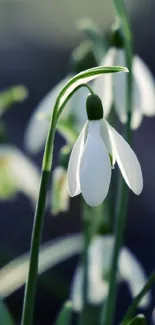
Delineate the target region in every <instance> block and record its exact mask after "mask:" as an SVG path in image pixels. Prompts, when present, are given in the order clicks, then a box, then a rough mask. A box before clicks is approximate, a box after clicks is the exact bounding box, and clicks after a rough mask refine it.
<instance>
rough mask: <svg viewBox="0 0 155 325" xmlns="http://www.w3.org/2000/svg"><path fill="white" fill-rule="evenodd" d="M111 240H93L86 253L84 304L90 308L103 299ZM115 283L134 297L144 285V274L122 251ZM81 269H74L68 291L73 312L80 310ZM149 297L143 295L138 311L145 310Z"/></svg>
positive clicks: (134, 258) (107, 285)
mask: <svg viewBox="0 0 155 325" xmlns="http://www.w3.org/2000/svg"><path fill="white" fill-rule="evenodd" d="M113 246H114V236H113V235H106V236H96V237H95V238H94V239H93V240H92V242H91V244H90V246H89V250H88V302H89V303H90V304H93V305H97V304H100V303H101V302H103V301H104V300H106V298H107V294H108V288H109V283H108V276H109V273H110V266H111V258H112V251H113ZM118 280H119V281H125V282H126V283H127V285H128V288H129V290H130V292H131V295H132V296H133V297H135V296H136V295H137V294H138V293H139V292H140V290H141V289H142V288H143V286H144V284H145V283H146V280H147V279H146V276H145V272H144V270H143V268H142V266H141V264H140V263H139V262H138V260H137V259H136V257H135V256H134V255H133V254H132V253H131V252H130V251H129V250H128V249H127V248H126V247H123V248H122V249H121V252H120V257H119V262H118ZM82 286H83V266H82V265H79V266H78V267H77V269H76V272H75V275H74V278H73V282H72V287H71V299H72V302H73V307H74V309H75V310H76V311H80V310H81V308H82V304H83V303H82ZM150 300H151V295H150V293H147V294H146V295H145V296H144V297H143V299H142V300H141V302H140V305H139V306H140V307H147V305H148V304H149V303H150Z"/></svg>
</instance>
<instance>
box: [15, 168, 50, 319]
mask: <svg viewBox="0 0 155 325" xmlns="http://www.w3.org/2000/svg"><path fill="white" fill-rule="evenodd" d="M49 174H50V173H49V172H48V171H42V175H41V182H40V192H39V199H38V205H37V208H36V213H35V217H34V225H33V231H32V240H31V249H30V251H31V255H30V265H29V274H28V280H27V283H26V289H25V296H24V307H23V314H22V322H21V324H22V325H28V324H31V323H32V318H33V309H34V299H35V292H36V282H37V273H38V256H39V245H40V240H41V234H42V227H43V217H44V208H45V203H46V192H47V186H48V180H49Z"/></svg>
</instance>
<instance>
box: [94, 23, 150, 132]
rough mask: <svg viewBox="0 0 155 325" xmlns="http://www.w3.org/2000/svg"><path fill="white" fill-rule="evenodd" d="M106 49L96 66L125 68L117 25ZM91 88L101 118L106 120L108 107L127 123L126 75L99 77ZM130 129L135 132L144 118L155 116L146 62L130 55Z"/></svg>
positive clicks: (121, 41)
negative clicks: (101, 110)
mask: <svg viewBox="0 0 155 325" xmlns="http://www.w3.org/2000/svg"><path fill="white" fill-rule="evenodd" d="M110 44H111V45H110V47H109V50H108V51H107V53H106V55H105V56H104V57H103V59H102V60H101V62H100V65H107V66H108V65H125V66H127V62H126V57H125V51H124V45H123V36H122V33H121V28H120V27H119V26H117V27H116V28H115V29H114V30H113V31H112V34H111V37H110ZM93 89H94V91H95V93H97V94H98V95H99V96H100V98H101V100H102V103H103V105H104V113H105V118H107V117H108V115H109V113H110V110H111V107H112V104H113V103H114V108H115V110H116V113H117V115H118V117H119V119H120V121H121V122H122V123H126V122H127V112H126V96H127V75H126V74H113V75H110V74H109V75H106V76H105V75H103V76H101V78H99V79H96V80H95V81H94V82H93ZM132 97H133V98H132V102H133V109H132V118H131V128H132V129H137V128H138V127H139V126H140V124H141V122H142V119H143V115H145V116H150V117H151V116H154V115H155V82H154V77H153V75H152V73H151V71H150V69H149V68H148V66H147V65H146V63H145V62H144V61H143V60H142V59H141V58H140V57H139V56H138V55H134V56H133V92H132Z"/></svg>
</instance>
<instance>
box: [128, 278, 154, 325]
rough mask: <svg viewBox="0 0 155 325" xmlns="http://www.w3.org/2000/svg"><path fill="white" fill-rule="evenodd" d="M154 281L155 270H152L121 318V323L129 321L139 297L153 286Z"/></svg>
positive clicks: (139, 299)
mask: <svg viewBox="0 0 155 325" xmlns="http://www.w3.org/2000/svg"><path fill="white" fill-rule="evenodd" d="M154 283H155V272H153V273H152V274H151V276H150V277H149V279H148V281H147V282H146V284H145V285H144V287H143V289H142V290H141V291H140V293H139V294H138V295H137V296H136V297H135V299H134V300H133V302H132V304H131V306H130V307H129V309H128V310H127V312H126V314H125V316H124V318H123V320H122V325H126V324H127V323H128V322H129V321H130V319H131V318H132V317H133V315H134V313H135V310H136V308H137V307H138V305H139V303H140V301H141V299H142V298H143V297H144V296H145V295H146V293H147V292H148V291H149V290H150V288H151V287H152V286H153V284H154Z"/></svg>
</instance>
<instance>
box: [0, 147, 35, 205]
mask: <svg viewBox="0 0 155 325" xmlns="http://www.w3.org/2000/svg"><path fill="white" fill-rule="evenodd" d="M39 182H40V176H39V171H38V169H37V168H36V166H35V165H34V164H33V163H32V162H31V161H30V160H29V159H28V158H27V157H26V156H25V155H24V154H23V153H22V152H21V151H20V150H18V149H17V148H16V147H13V146H10V145H0V200H7V199H8V198H11V197H14V196H15V195H16V193H17V192H23V193H24V194H25V195H27V196H28V197H30V199H31V200H32V202H33V203H36V200H37V196H38V188H39Z"/></svg>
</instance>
